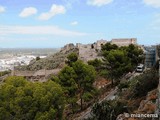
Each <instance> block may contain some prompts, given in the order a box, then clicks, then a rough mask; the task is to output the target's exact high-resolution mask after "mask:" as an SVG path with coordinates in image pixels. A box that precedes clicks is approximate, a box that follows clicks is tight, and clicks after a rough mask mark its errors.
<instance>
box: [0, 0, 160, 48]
mask: <svg viewBox="0 0 160 120" xmlns="http://www.w3.org/2000/svg"><path fill="white" fill-rule="evenodd" d="M113 38H137V40H138V44H144V45H154V44H159V43H160V0H0V48H8V47H9V48H23V47H25V48H41V47H43V48H47V47H52V48H55V47H62V46H63V45H65V44H67V43H84V44H86V43H93V42H95V41H97V40H100V39H105V40H111V39H113Z"/></svg>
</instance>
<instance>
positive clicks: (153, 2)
mask: <svg viewBox="0 0 160 120" xmlns="http://www.w3.org/2000/svg"><path fill="white" fill-rule="evenodd" d="M143 2H144V3H145V4H146V5H150V6H152V7H155V8H159V7H160V0H143Z"/></svg>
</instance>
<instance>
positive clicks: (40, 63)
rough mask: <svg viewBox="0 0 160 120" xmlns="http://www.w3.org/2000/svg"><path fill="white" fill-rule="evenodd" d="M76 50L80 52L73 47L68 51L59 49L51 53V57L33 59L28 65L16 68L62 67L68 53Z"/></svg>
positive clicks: (32, 69) (48, 68)
mask: <svg viewBox="0 0 160 120" xmlns="http://www.w3.org/2000/svg"><path fill="white" fill-rule="evenodd" d="M72 52H76V53H78V49H77V48H75V47H73V48H71V49H69V50H66V51H62V50H61V51H59V52H57V53H55V54H54V55H51V56H49V57H46V58H43V59H39V60H32V61H31V62H30V64H29V65H27V66H19V67H16V68H15V69H16V70H31V71H34V70H40V69H47V70H50V69H55V68H62V67H63V66H64V64H65V60H66V57H67V56H68V54H70V53H72Z"/></svg>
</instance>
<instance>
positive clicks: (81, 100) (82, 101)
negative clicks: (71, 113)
mask: <svg viewBox="0 0 160 120" xmlns="http://www.w3.org/2000/svg"><path fill="white" fill-rule="evenodd" d="M81 110H83V100H82V97H81Z"/></svg>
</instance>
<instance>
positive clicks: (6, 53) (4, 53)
mask: <svg viewBox="0 0 160 120" xmlns="http://www.w3.org/2000/svg"><path fill="white" fill-rule="evenodd" d="M59 50H60V49H58V48H0V59H5V58H8V57H13V56H21V55H34V56H49V55H52V54H54V53H56V52H57V51H59Z"/></svg>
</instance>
